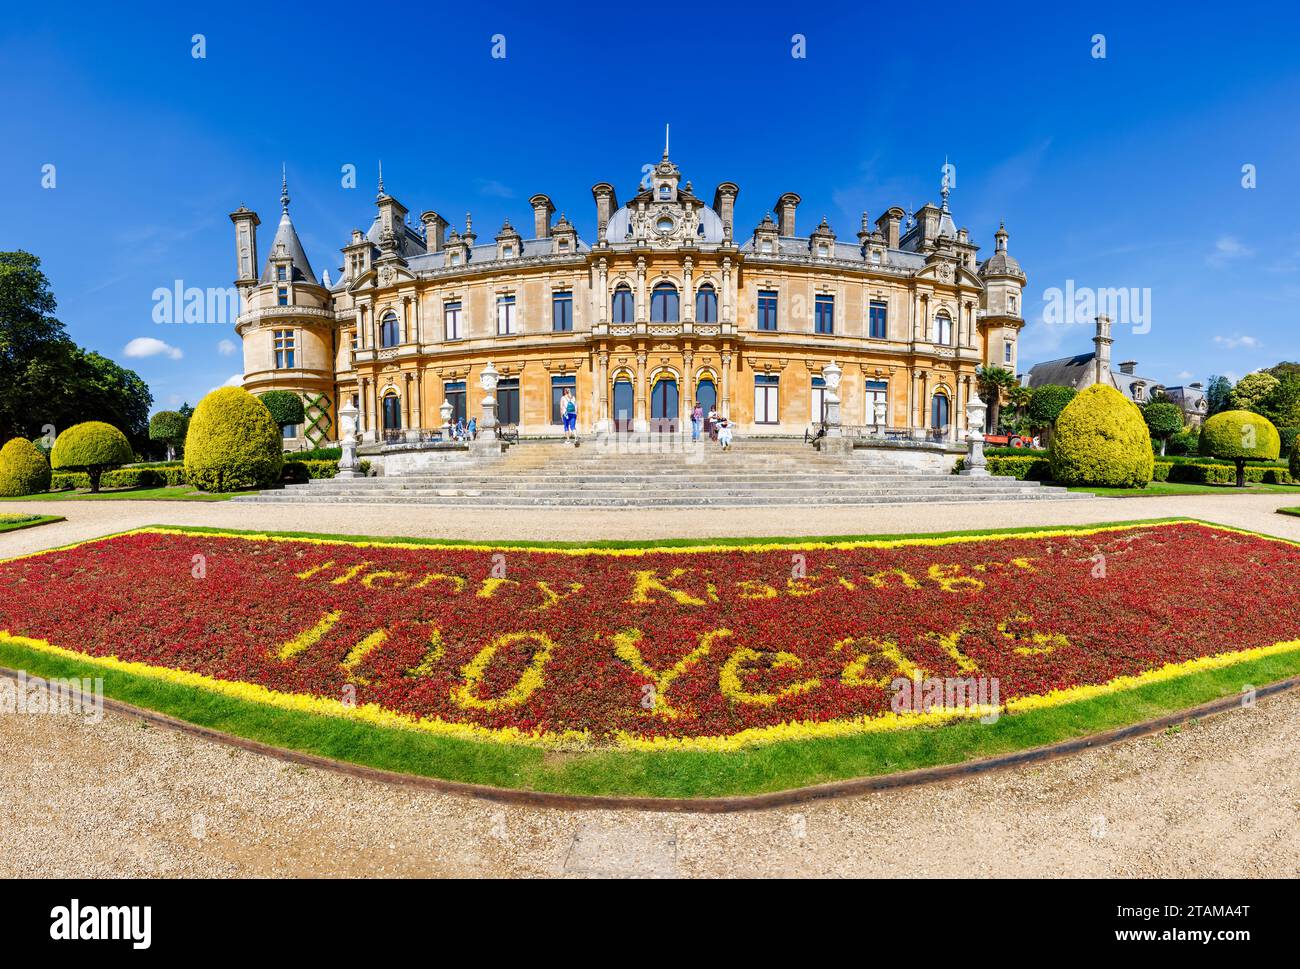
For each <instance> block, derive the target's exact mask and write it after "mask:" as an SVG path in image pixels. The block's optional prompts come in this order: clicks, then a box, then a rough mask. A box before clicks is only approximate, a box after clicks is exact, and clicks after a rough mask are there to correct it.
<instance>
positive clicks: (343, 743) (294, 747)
mask: <svg viewBox="0 0 1300 969" xmlns="http://www.w3.org/2000/svg"><path fill="white" fill-rule="evenodd" d="M0 666H5V667H10V668H12V669H22V670H26V671H27V673H28V675H31V676H39V677H43V678H46V679H50V678H74V677H75V678H78V679H80V678H84V677H90V678H92V679H93V678H95V677H103V680H104V692H105V696H106V697H110V698H112V699H114V700H118V701H121V702H124V703H127V704H130V705H132V706H135V707H140V708H142V709H145V710H149V711H154V712H157V713H161V714H163V715H165V716H168V717H174V718H176V719H178V720H183V721H185V722H187V723H191V724H195V725H197V726H199V727H203V728H206V729H208V730H213V731H216V732H218V733H223V734H230V735H232V736H234V737H238V738H244V739H247V740H251V741H255V742H258V743H261V744H266V745H269V746H272V747H276V748H282V749H285V750H289V751H297V752H302V753H306V754H311V755H315V756H318V757H323V758H326V759H328V760H333V761H341V762H344V763H350V764H359V765H362V766H365V767H370V768H374V769H377V770H382V771H393V772H396V773H400V774H410V775H415V776H418V777H426V778H435V779H439V780H444V781H451V782H455V783H460V784H469V785H487V786H490V787H495V788H501V789H504V790H508V791H518V792H542V793H549V794H555V795H560V796H569V797H632V798H716V797H723V798H725V797H737V796H750V795H759V794H765V793H770V792H777V791H788V790H791V789H798V788H807V787H812V786H815V785H821V784H828V783H832V782H835V781H845V780H850V779H855V778H868V777H878V776H881V775H888V774H894V773H898V772H902V771H909V770H917V769H922V768H933V767H942V766H946V765H951V764H961V763H968V762H971V761H978V760H984V759H987V758H991V757H997V756H1000V755H1007V754H1015V753H1019V752H1028V751H1031V750H1034V749H1037V748H1043V747H1047V746H1049V745H1052V744H1056V743H1060V742H1064V741H1071V740H1077V739H1079V738H1083V737H1088V736H1092V735H1096V734H1100V733H1103V732H1105V731H1109V730H1114V729H1118V728H1123V727H1128V726H1131V725H1133V724H1138V723H1142V722H1144V721H1148V720H1152V719H1154V718H1157V717H1161V716H1167V715H1169V714H1176V713H1179V712H1181V711H1187V710H1190V709H1193V708H1195V707H1198V706H1200V705H1202V704H1205V703H1209V702H1212V701H1215V700H1220V699H1223V698H1225V697H1229V696H1235V695H1238V694H1240V693H1241V692H1242V690H1243V689H1244V688H1245V687H1246V686H1248V685H1249V686H1254V687H1261V686H1267V685H1269V684H1272V683H1277V682H1279V681H1281V680H1286V679H1288V678H1290V677H1295V676H1300V653H1295V652H1293V653H1282V654H1278V655H1274V656H1268V657H1264V658H1261V659H1258V660H1252V661H1247V662H1244V663H1239V664H1236V665H1233V666H1228V667H1223V668H1220V669H1216V670H1209V671H1205V672H1201V673H1193V674H1189V675H1187V676H1184V677H1180V678H1178V679H1175V680H1167V681H1163V682H1160V683H1153V684H1149V685H1146V686H1142V687H1138V688H1135V689H1133V690H1129V691H1125V692H1123V693H1115V694H1108V695H1106V696H1102V697H1096V698H1093V699H1090V700H1082V701H1078V702H1076V703H1071V704H1066V705H1063V706H1059V707H1050V708H1046V709H1040V710H1034V711H1031V712H1028V713H1023V714H1017V715H1015V716H1003V717H1002V718H1001V719H999V720H998V721H997V723H995V724H990V725H984V724H980V723H974V722H963V723H953V724H948V725H945V726H941V727H918V728H912V729H909V730H899V731H893V732H886V733H877V734H865V735H859V736H853V737H836V738H816V739H810V740H800V741H787V742H782V743H775V744H769V745H765V746H758V747H753V748H746V749H743V750H740V751H733V752H730V753H714V752H702V751H679V750H669V751H599V752H592V753H574V754H567V753H566V754H557V753H554V752H548V751H544V750H540V749H537V748H532V747H523V746H514V745H508V744H495V743H491V742H480V741H467V740H459V739H454V738H447V737H439V736H435V735H431V734H425V733H422V732H420V731H414V730H401V729H395V728H390V727H378V726H373V725H370V724H366V723H362V722H359V721H354V720H348V719H344V718H339V717H328V716H321V715H317V714H310V713H303V712H299V711H284V710H278V709H275V708H272V707H269V706H266V705H263V704H259V703H255V702H252V701H248V700H242V699H236V698H232V697H225V696H222V695H219V694H217V693H214V692H211V691H209V690H204V689H202V688H198V687H189V686H180V685H177V684H171V683H165V682H160V681H156V680H152V679H147V678H145V677H140V676H137V675H135V674H130V673H125V672H122V671H117V670H105V669H104V668H103V667H100V666H96V665H93V664H90V663H83V662H80V661H76V660H70V659H65V658H63V657H59V656H54V655H52V654H46V653H42V652H38V651H35V650H31V649H28V648H26V647H23V646H20V645H17V644H14V643H0ZM810 796H815V795H810Z"/></svg>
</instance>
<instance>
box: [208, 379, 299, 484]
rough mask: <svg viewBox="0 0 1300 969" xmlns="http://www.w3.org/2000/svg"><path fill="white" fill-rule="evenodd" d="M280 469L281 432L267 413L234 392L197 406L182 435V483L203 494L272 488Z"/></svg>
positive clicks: (245, 393)
mask: <svg viewBox="0 0 1300 969" xmlns="http://www.w3.org/2000/svg"><path fill="white" fill-rule="evenodd" d="M283 467H284V455H283V453H282V452H281V441H280V430H279V428H278V427H276V424H275V421H274V420H272V418H271V412H270V411H268V410H267V409H266V406H265V405H264V404H263V403H262V402H261V401H259V400H258V399H257V398H256V397H254V396H253V395H252V394H250V393H249V392H248V391H246V390H242V389H241V388H239V387H222V388H221V389H220V390H214V391H213V392H212V393H210V394H208V396H206V397H204V398H203V399H202V400H201V401H199V406H198V407H196V408H195V409H194V414H193V416H191V417H190V427H189V432H188V433H187V434H186V435H185V478H186V480H187V481H189V483H190V484H192V485H194V487H196V488H202V489H203V490H204V491H218V492H220V491H238V490H240V489H243V488H258V487H263V486H265V485H270V484H274V483H275V482H276V481H278V480H279V478H280V471H281V470H282V469H283Z"/></svg>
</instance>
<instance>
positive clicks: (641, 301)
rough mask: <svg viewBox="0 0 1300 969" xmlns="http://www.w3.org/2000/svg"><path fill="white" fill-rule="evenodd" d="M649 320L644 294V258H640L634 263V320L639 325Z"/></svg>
mask: <svg viewBox="0 0 1300 969" xmlns="http://www.w3.org/2000/svg"><path fill="white" fill-rule="evenodd" d="M649 318H650V314H649V313H648V312H647V308H646V294H645V257H644V256H642V257H641V258H639V259H637V261H636V319H637V322H638V323H640V322H641V321H642V320H648V319H649Z"/></svg>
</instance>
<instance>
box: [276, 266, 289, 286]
mask: <svg viewBox="0 0 1300 969" xmlns="http://www.w3.org/2000/svg"><path fill="white" fill-rule="evenodd" d="M275 278H276V279H277V280H278V281H279V282H282V283H283V282H285V281H286V280H287V279H288V278H289V268H288V267H287V266H276V267H275Z"/></svg>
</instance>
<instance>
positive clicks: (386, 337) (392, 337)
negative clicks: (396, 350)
mask: <svg viewBox="0 0 1300 969" xmlns="http://www.w3.org/2000/svg"><path fill="white" fill-rule="evenodd" d="M401 342H402V328H401V326H400V325H399V324H398V322H397V314H396V313H393V312H391V311H390V312H388V313H385V314H384V317H383V319H381V320H380V321H379V345H380V346H381V347H395V346H397V344H399V343H401Z"/></svg>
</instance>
